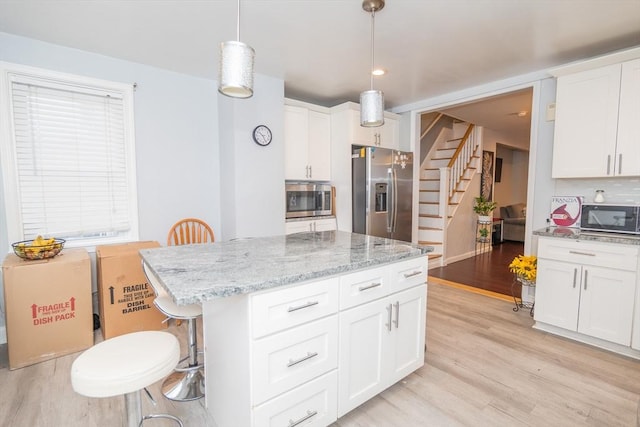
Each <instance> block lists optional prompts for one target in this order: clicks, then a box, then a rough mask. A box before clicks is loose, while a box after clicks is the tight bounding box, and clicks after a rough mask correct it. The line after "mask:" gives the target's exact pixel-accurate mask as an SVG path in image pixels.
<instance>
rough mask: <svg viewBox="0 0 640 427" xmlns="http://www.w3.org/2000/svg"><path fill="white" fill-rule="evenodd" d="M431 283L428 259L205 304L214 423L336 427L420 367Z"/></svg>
mask: <svg viewBox="0 0 640 427" xmlns="http://www.w3.org/2000/svg"><path fill="white" fill-rule="evenodd" d="M274 256H276V257H277V254H274ZM426 278H427V258H426V256H425V257H419V258H412V259H409V260H404V261H399V262H396V263H392V264H386V265H383V266H380V267H375V268H369V269H364V270H358V271H355V272H352V273H348V274H343V275H338V276H333V277H329V278H326V279H321V280H315V281H310V282H306V283H302V284H294V285H291V286H286V287H283V288H276V289H272V290H265V291H261V292H255V293H252V294H241V295H234V296H231V297H227V298H223V299H216V300H214V301H208V302H206V303H204V304H203V315H204V318H205V321H206V323H205V327H204V328H203V334H204V336H205V342H206V343H210V344H208V345H213V346H214V348H207V351H206V352H205V358H206V359H205V366H206V369H207V378H209V379H210V381H207V383H206V404H207V409H208V411H209V412H210V413H211V414H212V416H213V418H214V421H215V423H216V425H218V426H220V427H227V426H234V427H235V426H247V427H250V426H254V427H262V426H287V425H305V426H328V425H330V424H331V423H333V422H334V421H335V420H336V419H337V417H338V416H339V415H338V411H340V414H344V413H346V412H348V411H349V410H351V409H353V408H354V407H355V406H357V405H359V404H361V403H363V402H364V401H366V400H368V399H369V398H371V397H373V396H375V395H376V394H378V393H380V392H381V391H382V390H384V389H385V388H387V387H389V386H391V385H392V384H394V383H395V382H397V381H398V380H400V379H401V378H403V377H405V376H406V375H408V374H410V373H411V372H413V371H414V370H416V369H418V368H419V367H420V366H422V365H423V364H424V343H425V322H426V293H427V290H426ZM378 283H382V284H380V285H378ZM345 288H346V289H347V290H346V291H345ZM380 290H382V292H381V291H380ZM352 291H353V292H352ZM370 291H371V292H373V293H370ZM349 295H351V296H349ZM343 300H344V301H343ZM211 343H212V344H211ZM339 408H340V409H339ZM296 423H297V424H296Z"/></svg>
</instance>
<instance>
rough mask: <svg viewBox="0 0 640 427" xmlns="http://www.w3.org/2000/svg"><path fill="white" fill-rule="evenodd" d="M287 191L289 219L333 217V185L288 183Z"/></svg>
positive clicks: (287, 215)
mask: <svg viewBox="0 0 640 427" xmlns="http://www.w3.org/2000/svg"><path fill="white" fill-rule="evenodd" d="M285 189H286V197H287V198H286V204H287V209H286V212H287V214H286V217H287V218H303V217H312V216H327V215H332V212H333V211H332V206H331V203H332V196H331V185H329V184H320V183H310V182H306V183H286V185H285Z"/></svg>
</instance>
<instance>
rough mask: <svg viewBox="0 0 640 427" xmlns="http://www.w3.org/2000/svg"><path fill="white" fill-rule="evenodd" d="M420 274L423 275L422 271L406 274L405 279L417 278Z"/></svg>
mask: <svg viewBox="0 0 640 427" xmlns="http://www.w3.org/2000/svg"><path fill="white" fill-rule="evenodd" d="M420 273H422V270H416V271H413V272H411V273H404V278H405V279H408V278H409V277H413V276H417V275H418V274H420Z"/></svg>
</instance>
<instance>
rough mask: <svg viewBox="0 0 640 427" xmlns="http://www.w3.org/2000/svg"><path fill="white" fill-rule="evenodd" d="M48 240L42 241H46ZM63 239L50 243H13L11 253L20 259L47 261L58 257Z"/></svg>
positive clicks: (32, 241)
mask: <svg viewBox="0 0 640 427" xmlns="http://www.w3.org/2000/svg"><path fill="white" fill-rule="evenodd" d="M48 240H50V239H43V241H48ZM64 242H65V240H64V239H53V242H51V243H45V244H38V243H37V240H35V241H34V240H23V241H22V242H16V243H13V244H12V245H11V246H13V252H15V254H16V255H18V256H19V257H20V258H22V259H27V260H38V259H49V258H53V257H54V256H56V255H58V254H59V253H60V251H61V250H62V248H63V247H64Z"/></svg>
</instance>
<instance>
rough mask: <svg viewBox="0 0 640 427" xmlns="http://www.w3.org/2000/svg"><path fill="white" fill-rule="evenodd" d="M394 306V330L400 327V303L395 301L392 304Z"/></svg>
mask: <svg viewBox="0 0 640 427" xmlns="http://www.w3.org/2000/svg"><path fill="white" fill-rule="evenodd" d="M394 305H395V306H396V320H395V321H394V322H393V323H395V324H396V329H398V326H400V301H396V303H395V304H394Z"/></svg>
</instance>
